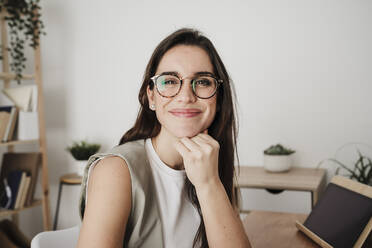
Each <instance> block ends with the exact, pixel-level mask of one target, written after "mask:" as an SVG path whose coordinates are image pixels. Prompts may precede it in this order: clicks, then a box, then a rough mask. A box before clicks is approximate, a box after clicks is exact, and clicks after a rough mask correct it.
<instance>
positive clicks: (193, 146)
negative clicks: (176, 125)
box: [179, 137, 200, 152]
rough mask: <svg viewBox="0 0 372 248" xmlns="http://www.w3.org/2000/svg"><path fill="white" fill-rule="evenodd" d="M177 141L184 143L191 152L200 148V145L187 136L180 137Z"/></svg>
mask: <svg viewBox="0 0 372 248" xmlns="http://www.w3.org/2000/svg"><path fill="white" fill-rule="evenodd" d="M179 141H180V142H181V143H182V144H184V145H185V146H186V147H187V148H188V149H189V150H190V151H191V152H192V151H195V150H199V149H200V146H199V145H198V144H196V143H195V142H194V141H192V140H191V139H189V138H186V137H185V138H182V139H180V140H179Z"/></svg>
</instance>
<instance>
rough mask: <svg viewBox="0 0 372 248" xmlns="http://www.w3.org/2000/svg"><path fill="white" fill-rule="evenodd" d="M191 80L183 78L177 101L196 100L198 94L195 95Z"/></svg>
mask: <svg viewBox="0 0 372 248" xmlns="http://www.w3.org/2000/svg"><path fill="white" fill-rule="evenodd" d="M191 87H192V86H191V83H190V80H185V79H184V80H183V81H182V85H181V89H180V91H179V92H178V94H177V95H176V98H177V101H179V102H195V101H196V96H195V95H194V93H193V91H192V88H191Z"/></svg>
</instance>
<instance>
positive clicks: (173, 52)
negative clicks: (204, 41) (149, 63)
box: [156, 45, 213, 76]
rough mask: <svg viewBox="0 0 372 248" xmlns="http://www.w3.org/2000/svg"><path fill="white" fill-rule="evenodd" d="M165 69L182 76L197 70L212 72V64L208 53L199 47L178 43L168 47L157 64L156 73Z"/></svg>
mask: <svg viewBox="0 0 372 248" xmlns="http://www.w3.org/2000/svg"><path fill="white" fill-rule="evenodd" d="M165 71H176V72H178V73H179V74H181V75H182V76H187V75H192V74H194V73H196V72H199V71H208V72H211V73H213V66H212V63H211V61H210V58H209V56H208V54H207V53H206V52H205V51H204V50H203V49H202V48H200V47H197V46H187V45H178V46H175V47H173V48H171V49H169V50H168V51H167V52H166V53H165V54H164V56H163V57H162V59H161V60H160V63H159V65H158V68H157V70H156V74H159V73H162V72H165Z"/></svg>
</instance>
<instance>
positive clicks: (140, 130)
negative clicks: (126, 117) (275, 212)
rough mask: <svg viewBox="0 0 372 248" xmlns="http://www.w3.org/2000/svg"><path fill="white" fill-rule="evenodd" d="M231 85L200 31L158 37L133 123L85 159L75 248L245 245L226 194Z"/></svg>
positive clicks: (230, 170)
mask: <svg viewBox="0 0 372 248" xmlns="http://www.w3.org/2000/svg"><path fill="white" fill-rule="evenodd" d="M230 84H231V82H230V79H229V76H228V74H227V71H226V69H225V67H224V64H223V63H222V61H221V59H220V57H219V55H218V54H217V51H216V49H215V48H214V46H213V44H212V43H211V42H210V40H209V39H208V38H206V37H205V36H203V35H201V34H200V33H199V32H198V31H197V30H193V29H186V28H184V29H180V30H177V31H176V32H174V33H172V34H171V35H169V36H168V37H166V38H165V39H164V40H163V41H162V42H161V43H160V44H159V45H158V46H157V48H156V49H155V51H154V52H153V54H152V56H151V58H150V61H149V63H148V65H147V68H146V71H145V75H144V79H143V84H142V87H141V89H140V92H139V101H140V104H141V108H140V111H139V113H138V117H137V120H136V122H135V124H134V127H133V128H131V129H130V130H129V131H128V132H127V133H125V134H124V136H123V137H122V138H121V140H120V143H119V145H118V146H116V147H114V148H113V149H111V150H110V151H109V152H106V153H99V154H95V155H93V156H92V157H90V159H89V161H88V165H87V166H86V169H85V174H84V178H83V184H82V192H81V199H80V214H81V218H82V219H83V223H82V227H81V231H80V235H79V242H78V247H123V246H124V247H250V244H249V240H248V237H247V236H246V234H245V232H244V228H243V225H242V223H241V220H240V218H239V214H238V212H237V210H236V209H237V208H236V204H235V202H236V201H235V197H234V195H233V192H234V190H233V176H234V154H235V151H236V149H235V145H236V141H235V138H236V127H235V116H234V107H233V100H232V88H231V85H230ZM103 158H105V159H103ZM93 168H94V170H93ZM88 185H89V187H88ZM88 199H89V202H88Z"/></svg>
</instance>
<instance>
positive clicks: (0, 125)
mask: <svg viewBox="0 0 372 248" xmlns="http://www.w3.org/2000/svg"><path fill="white" fill-rule="evenodd" d="M17 117H18V109H17V107H15V106H0V120H1V121H0V135H1V134H2V135H1V136H0V138H1V142H8V141H10V140H12V138H13V134H14V130H15V126H16V122H17Z"/></svg>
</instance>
